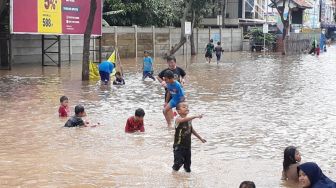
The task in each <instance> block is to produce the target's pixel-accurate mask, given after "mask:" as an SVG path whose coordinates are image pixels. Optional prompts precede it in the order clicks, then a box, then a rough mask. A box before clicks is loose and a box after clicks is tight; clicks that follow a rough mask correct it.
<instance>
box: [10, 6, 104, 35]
mask: <svg viewBox="0 0 336 188" xmlns="http://www.w3.org/2000/svg"><path fill="white" fill-rule="evenodd" d="M96 1H97V9H96V14H95V19H94V24H93V28H92V35H101V25H102V23H101V20H102V0H96ZM89 13H90V1H89V0H11V33H18V34H50V35H62V34H65V35H82V34H84V32H85V29H86V24H87V19H88V16H89Z"/></svg>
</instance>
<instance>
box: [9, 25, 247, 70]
mask: <svg viewBox="0 0 336 188" xmlns="http://www.w3.org/2000/svg"><path fill="white" fill-rule="evenodd" d="M136 31H137V32H136ZM115 33H117V34H116V35H115ZM136 33H137V36H136V35H135V34H136ZM180 35H181V29H180V28H153V27H146V28H141V27H137V29H135V27H107V28H103V36H102V46H103V48H102V50H103V54H102V58H103V59H104V58H106V57H108V56H109V55H110V54H111V52H112V51H113V49H114V47H115V46H116V45H117V47H118V48H119V52H120V55H121V57H130V58H133V57H135V56H136V53H135V52H136V49H137V52H138V53H137V54H138V57H142V56H143V51H144V50H150V51H152V52H155V55H156V56H163V55H164V54H165V53H167V52H168V51H169V50H170V49H171V47H172V46H174V45H176V44H177V43H178V42H179V41H180ZM194 36H195V37H194V42H195V47H196V50H197V53H204V49H205V46H206V44H207V43H208V41H209V39H210V38H213V39H216V40H218V41H220V40H221V41H222V46H223V49H224V50H225V51H240V50H242V29H237V28H236V29H230V28H225V29H224V28H223V29H219V28H215V29H208V28H206V29H194ZM50 37H52V36H50ZM136 38H137V40H135V39H136ZM216 40H215V42H216ZM52 42H53V41H50V40H46V41H45V46H46V47H47V46H49V45H50V44H51V43H52ZM136 43H137V46H136ZM70 44H71V47H70V48H71V60H72V61H81V60H82V50H83V37H82V36H71V37H70ZM94 44H95V45H96V46H98V41H95V42H92V44H91V46H92V47H93V45H94ZM46 47H45V48H46ZM57 47H58V46H57V44H56V45H54V46H53V47H51V48H50V49H49V51H57ZM154 48H155V49H154ZM186 51H187V49H186V45H185V46H184V47H182V48H180V50H179V51H178V52H176V54H178V55H179V54H184V53H186ZM188 53H190V46H188ZM61 54H62V55H61V59H62V62H63V63H67V62H68V60H69V36H62V37H61ZM50 56H51V57H52V58H53V59H54V60H55V61H57V54H50ZM92 57H93V56H92ZM96 57H97V56H96ZM96 59H98V58H96ZM12 61H13V62H12V64H20V63H41V64H42V36H41V35H13V37H12ZM45 61H46V62H47V64H50V65H54V64H53V63H52V61H51V60H50V59H49V58H48V57H46V56H45Z"/></svg>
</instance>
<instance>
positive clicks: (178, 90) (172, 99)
mask: <svg viewBox="0 0 336 188" xmlns="http://www.w3.org/2000/svg"><path fill="white" fill-rule="evenodd" d="M165 81H166V83H167V90H168V92H167V96H166V101H165V107H164V109H163V115H164V116H165V118H166V121H167V124H168V127H171V126H172V122H171V118H170V116H169V114H168V112H169V111H170V110H171V109H172V108H175V107H176V106H177V105H178V104H179V103H180V102H183V101H184V100H185V96H184V90H183V88H182V85H181V84H180V83H179V82H178V81H176V80H175V79H174V73H173V72H172V71H170V70H167V71H166V72H165Z"/></svg>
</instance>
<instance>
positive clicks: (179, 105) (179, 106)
mask: <svg viewBox="0 0 336 188" xmlns="http://www.w3.org/2000/svg"><path fill="white" fill-rule="evenodd" d="M182 104H186V103H185V102H180V103H178V104H177V105H176V110H179V109H181V106H182Z"/></svg>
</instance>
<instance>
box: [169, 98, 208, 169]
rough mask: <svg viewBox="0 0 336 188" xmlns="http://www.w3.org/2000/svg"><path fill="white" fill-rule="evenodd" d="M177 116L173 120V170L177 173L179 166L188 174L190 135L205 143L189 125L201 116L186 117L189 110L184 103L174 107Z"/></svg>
mask: <svg viewBox="0 0 336 188" xmlns="http://www.w3.org/2000/svg"><path fill="white" fill-rule="evenodd" d="M176 109H177V112H178V114H179V116H178V117H177V118H176V120H175V138H174V165H173V170H174V171H178V170H179V169H180V168H181V166H182V165H183V168H184V170H185V171H186V172H190V171H191V170H190V165H191V134H193V135H195V136H196V137H197V138H198V139H200V140H201V141H202V142H203V143H205V142H206V140H204V139H203V138H202V137H201V136H200V135H198V134H197V132H196V131H195V130H194V128H193V127H192V125H191V121H192V120H193V119H195V118H202V117H203V115H198V116H190V117H188V113H189V108H188V104H187V103H186V102H181V103H179V104H178V105H177V107H176Z"/></svg>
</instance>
